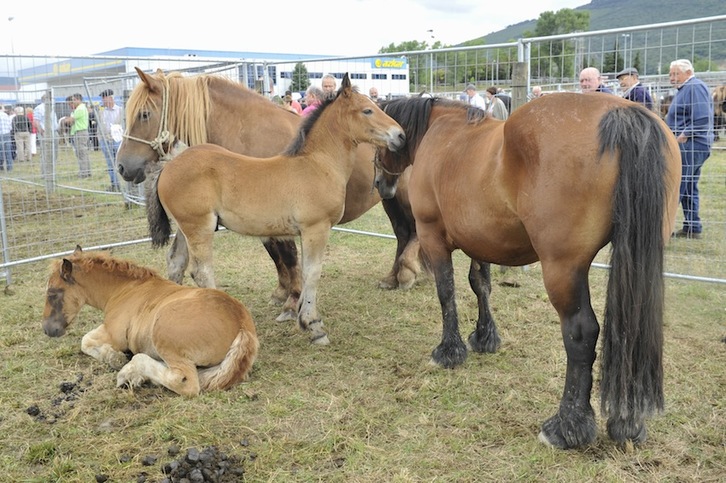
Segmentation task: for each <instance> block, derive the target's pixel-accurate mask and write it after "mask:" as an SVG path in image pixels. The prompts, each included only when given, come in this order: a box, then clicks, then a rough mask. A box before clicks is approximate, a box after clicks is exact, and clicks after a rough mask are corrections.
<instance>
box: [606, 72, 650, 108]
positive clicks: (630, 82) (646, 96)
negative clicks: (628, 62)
mask: <svg viewBox="0 0 726 483" xmlns="http://www.w3.org/2000/svg"><path fill="white" fill-rule="evenodd" d="M615 78H616V79H617V80H618V82H619V83H620V87H621V88H622V89H623V98H625V99H628V100H630V101H633V102H639V103H641V104H643V105H644V106H645V107H647V108H648V109H650V110H653V98H652V97H650V92H648V89H647V88H646V87H645V86H644V85H643V84H642V83H641V82H640V79H639V78H638V69H636V68H635V67H628V68H626V69H623V70H621V71H620V72H618V74H617V75H616V76H615Z"/></svg>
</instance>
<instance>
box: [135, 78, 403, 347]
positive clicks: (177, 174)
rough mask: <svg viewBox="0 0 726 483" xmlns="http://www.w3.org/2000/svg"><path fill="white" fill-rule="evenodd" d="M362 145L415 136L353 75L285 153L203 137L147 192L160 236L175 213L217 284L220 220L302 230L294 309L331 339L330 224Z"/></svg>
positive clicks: (272, 233)
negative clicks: (322, 306) (323, 295)
mask: <svg viewBox="0 0 726 483" xmlns="http://www.w3.org/2000/svg"><path fill="white" fill-rule="evenodd" d="M360 143H369V144H371V145H374V146H379V147H386V148H388V149H391V150H394V151H395V150H396V149H398V148H400V147H401V146H402V145H403V144H404V143H405V137H404V134H403V130H402V129H401V127H400V126H399V125H398V124H397V123H396V122H395V121H394V120H393V119H391V118H390V117H388V116H387V115H386V114H384V113H383V111H381V109H380V108H379V107H378V106H377V105H376V104H375V103H374V102H373V101H371V100H370V99H369V98H368V97H366V96H364V95H362V94H360V93H358V92H357V91H355V90H354V89H353V87H352V86H351V84H350V80H349V78H348V75H347V74H346V75H345V77H344V78H343V82H342V84H341V87H340V90H339V91H338V93H337V96H336V97H335V99H333V100H330V101H328V102H326V103H324V104H322V105H321V106H320V107H318V109H316V110H315V111H314V113H313V114H311V115H310V116H309V117H308V118H306V119H305V122H304V123H303V125H302V127H301V128H300V131H299V133H298V137H297V139H296V141H295V142H294V143H293V144H292V145H291V146H290V147H289V148H288V149H287V150H286V151H285V152H284V153H283V154H281V155H278V156H273V157H271V158H255V157H251V156H244V155H241V154H237V153H233V152H231V151H228V150H226V149H224V148H221V147H219V146H216V145H213V144H201V145H198V146H192V147H190V148H188V149H186V150H184V151H183V152H182V153H181V154H179V155H178V156H177V157H175V158H174V159H173V160H172V161H170V162H168V163H166V164H165V165H164V166H163V167H162V169H161V171H160V173H159V174H158V181H157V182H152V183H151V192H150V194H149V197H148V199H147V214H148V218H149V228H150V232H151V237H152V243H153V244H154V246H161V245H164V244H165V243H166V242H167V241H168V240H169V235H170V233H171V228H170V220H169V217H171V218H173V219H174V221H175V222H176V224H177V226H178V228H179V231H180V232H181V233H182V234H183V235H184V237H185V238H186V240H187V245H188V250H189V258H190V262H191V263H190V264H191V268H190V271H191V275H192V278H193V279H194V282H195V283H196V284H197V285H199V286H201V287H214V286H215V279H214V270H213V264H212V248H213V246H212V245H213V243H212V242H213V237H214V232H215V230H216V228H217V226H218V225H223V226H224V227H226V228H227V229H228V230H231V231H234V232H236V233H239V234H241V235H249V236H262V237H287V238H292V237H295V236H300V241H301V245H302V255H303V259H302V291H301V293H300V294H299V300H298V299H297V297H295V300H294V302H295V305H294V308H295V309H296V311H297V320H298V323H299V325H300V328H302V329H303V330H309V331H310V332H311V333H312V336H311V340H312V341H313V342H314V343H317V344H327V343H328V342H329V341H328V337H327V335H326V333H325V331H324V330H323V323H322V320H321V319H320V316H319V315H318V311H317V287H318V282H319V279H320V274H321V270H322V262H323V255H324V252H325V247H326V245H327V242H328V238H329V236H330V229H331V228H332V227H333V226H334V225H335V224H336V223H338V222H339V221H340V219H341V217H342V216H343V213H344V211H345V208H346V206H345V200H346V185H347V184H348V179H349V178H350V176H351V174H352V172H353V170H354V169H355V165H356V148H357V146H358V145H359V144H360ZM169 268H170V277H171V278H172V280H175V279H179V278H180V277H181V276H182V275H183V268H182V267H180V266H178V265H170V267H169ZM175 271H176V273H175ZM179 271H181V273H179ZM278 320H280V318H279V317H278Z"/></svg>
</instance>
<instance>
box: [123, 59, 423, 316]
mask: <svg viewBox="0 0 726 483" xmlns="http://www.w3.org/2000/svg"><path fill="white" fill-rule="evenodd" d="M136 71H137V73H138V75H139V77H140V79H141V82H140V83H139V84H138V85H137V86H136V88H135V89H134V90H133V92H132V93H131V96H130V97H129V100H128V102H127V103H126V116H127V122H126V129H127V131H126V133H125V140H124V142H123V143H122V146H121V148H120V150H119V153H118V156H117V159H118V165H119V172H120V173H121V175H122V176H123V177H124V179H126V180H127V181H134V182H137V183H140V182H142V181H143V180H144V179H145V177H146V174H145V172H146V171H147V170H148V169H150V168H153V166H154V165H155V164H156V163H157V162H158V161H159V160H160V159H161V160H163V161H166V160H167V159H169V157H170V151H171V149H172V147H173V146H174V144H175V143H176V142H177V141H181V142H183V143H184V144H186V145H188V146H195V145H198V144H204V143H211V144H216V145H219V146H222V147H223V148H226V149H228V150H230V151H233V152H235V153H238V154H244V155H247V156H253V157H259V158H265V157H270V156H274V155H276V154H279V153H281V152H282V151H283V150H284V149H285V148H287V147H288V146H289V145H290V144H291V143H292V142H293V141H294V140H295V136H296V135H297V132H298V129H299V127H300V124H301V121H302V119H301V118H300V116H298V115H296V114H295V113H291V112H290V111H288V110H287V109H283V108H281V107H280V106H277V105H275V104H274V103H272V102H270V100H269V99H267V98H265V97H263V96H261V95H260V94H258V93H257V92H255V91H252V90H250V89H247V88H246V87H244V86H243V85H242V84H240V83H239V82H234V81H231V80H229V79H226V78H224V77H221V76H220V75H213V74H205V75H195V76H183V75H182V74H180V73H178V72H173V73H170V74H168V75H164V73H163V72H162V71H161V70H159V71H157V73H156V74H155V75H150V74H146V73H144V72H143V71H142V70H140V69H138V68H137V69H136ZM374 153H375V149H374V148H373V146H370V145H368V144H365V143H363V144H361V145H360V146H358V147H357V149H356V162H355V164H354V166H353V172H352V173H351V177H350V179H349V180H348V184H347V186H346V194H345V211H344V212H343V216H342V217H341V219H340V221H338V224H343V223H347V222H349V221H352V220H355V219H357V218H358V217H360V216H361V215H362V214H364V213H366V212H367V211H368V210H370V209H371V208H372V207H373V206H375V205H376V204H377V203H378V202H379V201H380V200H381V199H380V197H379V196H378V193H377V192H376V191H375V190H373V189H372V182H373V177H374V170H373V157H374ZM404 194H405V190H403V189H402V190H401V191H400V194H399V195H397V197H394V198H392V199H390V200H386V201H385V202H384V208H385V209H386V211H387V212H388V211H394V212H395V211H396V210H397V209H398V208H397V205H398V199H399V198H400V196H402V195H404ZM392 220H397V218H395V217H393V218H392ZM413 229H414V228H413V226H411V225H410V224H404V225H401V224H398V223H396V224H394V225H393V230H394V233H395V234H396V237H397V239H398V247H397V253H396V259H395V260H396V261H395V263H394V266H393V268H392V269H391V271H390V273H389V274H388V275H387V276H386V277H385V278H384V279H383V280H382V281H381V283H380V285H381V287H383V288H397V287H399V285H400V286H401V287H404V288H408V287H410V286H411V285H413V282H414V281H415V278H416V275H417V274H418V273H420V272H421V267H420V264H419V261H418V260H417V259H416V258H413V257H407V259H406V260H405V261H403V262H402V261H400V260H399V255H400V254H401V252H402V251H403V249H404V248H405V247H406V245H407V243H408V237H409V234H410V233H411V231H412V230H413ZM185 242H186V240H185V239H184V237H183V236H179V233H177V237H176V238H175V239H174V241H173V243H172V247H171V249H170V251H169V255H168V257H169V258H168V260H169V263H170V267H174V268H172V269H171V270H172V271H173V272H175V273H179V270H178V268H177V267H182V269H181V273H183V271H184V269H185V268H186V266H187V264H188V263H189V254H188V251H187V247H186V243H185ZM262 242H263V245H264V246H265V248H266V250H267V251H268V253H269V254H270V256H271V258H272V260H273V261H274V263H275V266H276V268H277V272H278V282H279V284H278V287H277V288H276V290H275V291H274V293H273V295H272V298H273V300H275V301H277V302H284V301H286V302H285V308H286V309H285V310H283V314H286V313H287V314H288V315H287V316H283V317H285V318H289V317H293V316H294V307H293V305H294V304H293V298H295V297H297V295H299V293H300V288H301V283H302V282H301V280H300V269H299V263H298V256H297V248H296V246H295V243H294V241H292V240H284V239H278V238H269V237H265V238H263V239H262ZM416 253H417V252H416ZM175 281H177V282H179V283H181V280H175ZM399 281H400V283H399Z"/></svg>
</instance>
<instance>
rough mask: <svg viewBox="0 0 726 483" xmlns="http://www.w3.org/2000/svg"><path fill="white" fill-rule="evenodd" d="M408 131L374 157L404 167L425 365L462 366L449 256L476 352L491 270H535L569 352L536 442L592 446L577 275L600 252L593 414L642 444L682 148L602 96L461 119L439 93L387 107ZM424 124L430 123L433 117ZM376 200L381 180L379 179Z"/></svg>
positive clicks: (586, 344)
mask: <svg viewBox="0 0 726 483" xmlns="http://www.w3.org/2000/svg"><path fill="white" fill-rule="evenodd" d="M384 109H385V111H386V113H387V114H388V115H390V116H391V117H393V118H394V119H396V120H397V121H398V122H399V124H401V126H402V127H403V128H404V130H406V133H407V147H406V148H404V149H403V150H401V151H400V152H399V153H397V154H391V153H386V152H385V151H383V152H382V153H381V157H380V159H379V163H380V164H381V166H382V167H383V168H384V169H385V170H386V171H387V172H388V174H389V176H388V177H389V178H390V175H392V174H395V173H400V172H402V171H403V170H404V168H405V167H406V166H407V165H409V164H412V165H413V167H412V172H411V177H410V180H409V186H408V189H409V196H410V199H411V206H412V209H413V214H414V216H415V219H416V224H417V231H418V236H419V242H420V244H421V248H422V250H423V251H424V253H425V255H426V256H427V257H428V258H429V260H430V262H431V265H432V268H433V272H434V277H435V280H436V290H437V292H438V297H439V301H440V303H441V312H442V316H443V336H442V340H441V343H440V344H439V346H438V347H436V348H435V349H434V351H433V353H432V358H433V361H434V362H435V363H436V364H438V365H440V366H443V367H446V368H452V367H455V366H458V365H460V364H462V363H463V362H464V360H465V359H466V356H467V347H466V345H465V344H464V342H463V341H462V338H461V336H460V334H459V321H458V318H457V312H456V304H455V298H454V297H455V293H454V277H453V267H452V257H451V254H452V252H453V251H454V250H456V249H460V250H462V251H463V252H464V253H466V254H467V255H468V256H469V257H471V259H472V263H471V268H470V271H469V283H470V285H471V288H472V290H473V291H474V293H475V294H476V296H477V298H478V302H479V316H478V320H477V324H476V329H475V330H474V331H473V332H472V333H471V335H470V336H469V339H468V342H469V345H470V347H471V349H472V350H474V351H476V352H495V351H496V350H497V348H498V347H499V344H500V338H499V335H498V333H497V328H496V325H495V322H494V320H493V318H492V314H491V312H490V310H489V295H490V292H491V279H490V269H489V264H490V263H496V264H500V265H508V266H516V265H524V264H529V263H533V262H535V261H537V260H539V261H540V262H541V266H542V274H543V277H544V284H545V287H546V290H547V294H548V296H549V299H550V302H551V303H552V305H553V306H554V308H555V309H556V310H557V313H558V314H559V316H560V322H561V330H562V338H563V341H564V345H565V351H566V353H567V371H566V375H565V387H564V391H563V396H562V399H561V401H560V406H559V410H558V411H557V413H556V414H555V415H554V416H552V417H551V418H550V419H548V420H547V421H545V422H544V424H543V425H542V429H541V432H540V439H541V440H542V441H543V442H545V443H547V444H549V445H552V446H555V447H558V448H573V447H579V446H583V445H587V444H589V443H591V442H593V441H594V439H595V437H596V432H597V429H596V424H595V417H594V412H593V409H592V407H591V405H590V392H591V389H592V383H593V377H592V367H593V363H594V361H595V347H596V344H597V340H598V336H599V333H600V326H599V324H598V321H597V318H596V316H595V313H594V312H593V309H592V306H591V302H590V289H589V286H588V272H589V270H590V265H591V263H592V261H593V259H594V257H595V256H596V254H597V253H598V251H599V250H600V249H601V248H603V247H604V246H605V245H606V244H608V243H611V244H612V254H611V256H612V259H611V270H610V276H609V282H608V289H607V302H606V309H605V316H604V324H603V325H604V328H603V330H604V339H603V344H602V355H601V364H602V367H601V369H602V370H601V381H600V392H601V410H602V412H603V414H604V415H607V417H608V420H607V430H608V434H609V436H610V437H611V438H612V439H613V440H615V441H617V442H620V443H622V442H625V441H626V440H630V441H633V442H635V443H639V442H642V441H644V440H645V438H646V423H645V420H646V418H647V417H649V416H650V415H652V413H654V412H656V411H658V410H660V409H662V406H663V389H662V379H663V367H662V347H663V335H662V319H663V305H664V300H663V297H664V294H663V292H664V286H663V285H664V283H663V252H664V247H665V244H666V242H667V240H668V239H669V237H670V234H671V232H672V230H673V226H674V223H675V216H676V212H677V206H678V189H679V183H680V173H681V169H680V155H679V151H678V145H677V144H676V142H675V139H674V138H673V136H672V135H671V134H670V131H669V130H668V128H667V127H666V126H665V124H664V123H663V121H661V120H660V119H659V118H658V117H657V116H656V115H655V114H653V113H652V112H650V111H648V110H646V109H645V108H643V107H642V106H639V105H637V104H634V103H629V102H627V101H624V100H622V99H619V98H617V97H615V96H605V95H601V94H593V95H590V94H556V95H551V96H546V97H543V98H541V99H537V100H534V101H531V102H529V103H527V104H526V105H525V106H523V107H521V108H519V109H517V110H516V111H515V112H514V113H513V114H512V116H511V117H510V118H509V120H507V121H506V122H502V121H496V120H492V119H485V120H478V121H469V120H468V116H467V113H466V112H467V111H466V108H465V107H460V106H455V105H447V104H445V103H443V102H441V100H438V99H420V98H414V99H404V100H395V101H391V102H390V103H388V104H387V105H386V106H384ZM434 117H436V119H435V120H432V121H430V119H433V118H434ZM379 185H380V186H381V189H382V190H384V191H382V194H384V195H386V196H388V195H390V192H389V193H388V194H386V193H385V185H386V179H385V178H381V179H379Z"/></svg>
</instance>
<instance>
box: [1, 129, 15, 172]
mask: <svg viewBox="0 0 726 483" xmlns="http://www.w3.org/2000/svg"><path fill="white" fill-rule="evenodd" d="M3 167H4V168H5V169H6V170H7V171H12V170H13V140H12V136H11V135H10V133H8V134H0V169H2V168H3Z"/></svg>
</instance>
